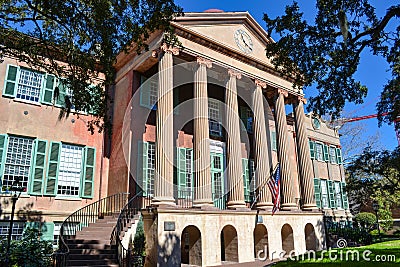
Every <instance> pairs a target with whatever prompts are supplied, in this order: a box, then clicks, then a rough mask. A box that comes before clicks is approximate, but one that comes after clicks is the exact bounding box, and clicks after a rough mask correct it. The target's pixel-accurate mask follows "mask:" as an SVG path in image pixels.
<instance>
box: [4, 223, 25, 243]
mask: <svg viewBox="0 0 400 267" xmlns="http://www.w3.org/2000/svg"><path fill="white" fill-rule="evenodd" d="M24 226H25V223H24V222H13V227H12V233H11V239H12V240H19V239H21V237H22V234H23V232H24ZM9 229H10V222H7V221H2V222H0V240H1V239H7V236H8V230H9Z"/></svg>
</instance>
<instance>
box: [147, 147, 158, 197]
mask: <svg viewBox="0 0 400 267" xmlns="http://www.w3.org/2000/svg"><path fill="white" fill-rule="evenodd" d="M155 168H156V145H155V143H148V150H147V179H146V180H147V183H146V192H147V195H154V173H155Z"/></svg>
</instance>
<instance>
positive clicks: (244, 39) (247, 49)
mask: <svg viewBox="0 0 400 267" xmlns="http://www.w3.org/2000/svg"><path fill="white" fill-rule="evenodd" d="M234 37H235V42H236V45H237V46H238V47H239V49H240V50H242V51H243V52H244V53H246V54H250V53H251V52H253V41H252V40H251V37H250V35H249V34H248V33H247V32H246V31H244V30H242V29H238V30H236V31H235V34H234Z"/></svg>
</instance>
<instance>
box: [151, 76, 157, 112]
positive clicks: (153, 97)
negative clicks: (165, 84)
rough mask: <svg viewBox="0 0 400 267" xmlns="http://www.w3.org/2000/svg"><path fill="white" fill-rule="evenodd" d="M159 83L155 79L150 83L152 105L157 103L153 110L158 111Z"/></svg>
mask: <svg viewBox="0 0 400 267" xmlns="http://www.w3.org/2000/svg"><path fill="white" fill-rule="evenodd" d="M157 91H158V82H157V81H156V80H154V79H151V81H150V103H155V104H154V106H153V109H157V98H158V94H157Z"/></svg>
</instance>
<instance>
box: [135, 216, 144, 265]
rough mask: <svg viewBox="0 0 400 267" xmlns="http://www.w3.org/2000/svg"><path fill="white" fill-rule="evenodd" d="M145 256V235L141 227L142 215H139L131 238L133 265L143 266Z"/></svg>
mask: <svg viewBox="0 0 400 267" xmlns="http://www.w3.org/2000/svg"><path fill="white" fill-rule="evenodd" d="M145 256H146V236H145V234H144V228H143V217H142V216H140V219H139V221H138V225H137V227H136V233H135V237H134V238H133V257H134V258H135V266H136V265H137V266H143V264H144V257H145Z"/></svg>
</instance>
